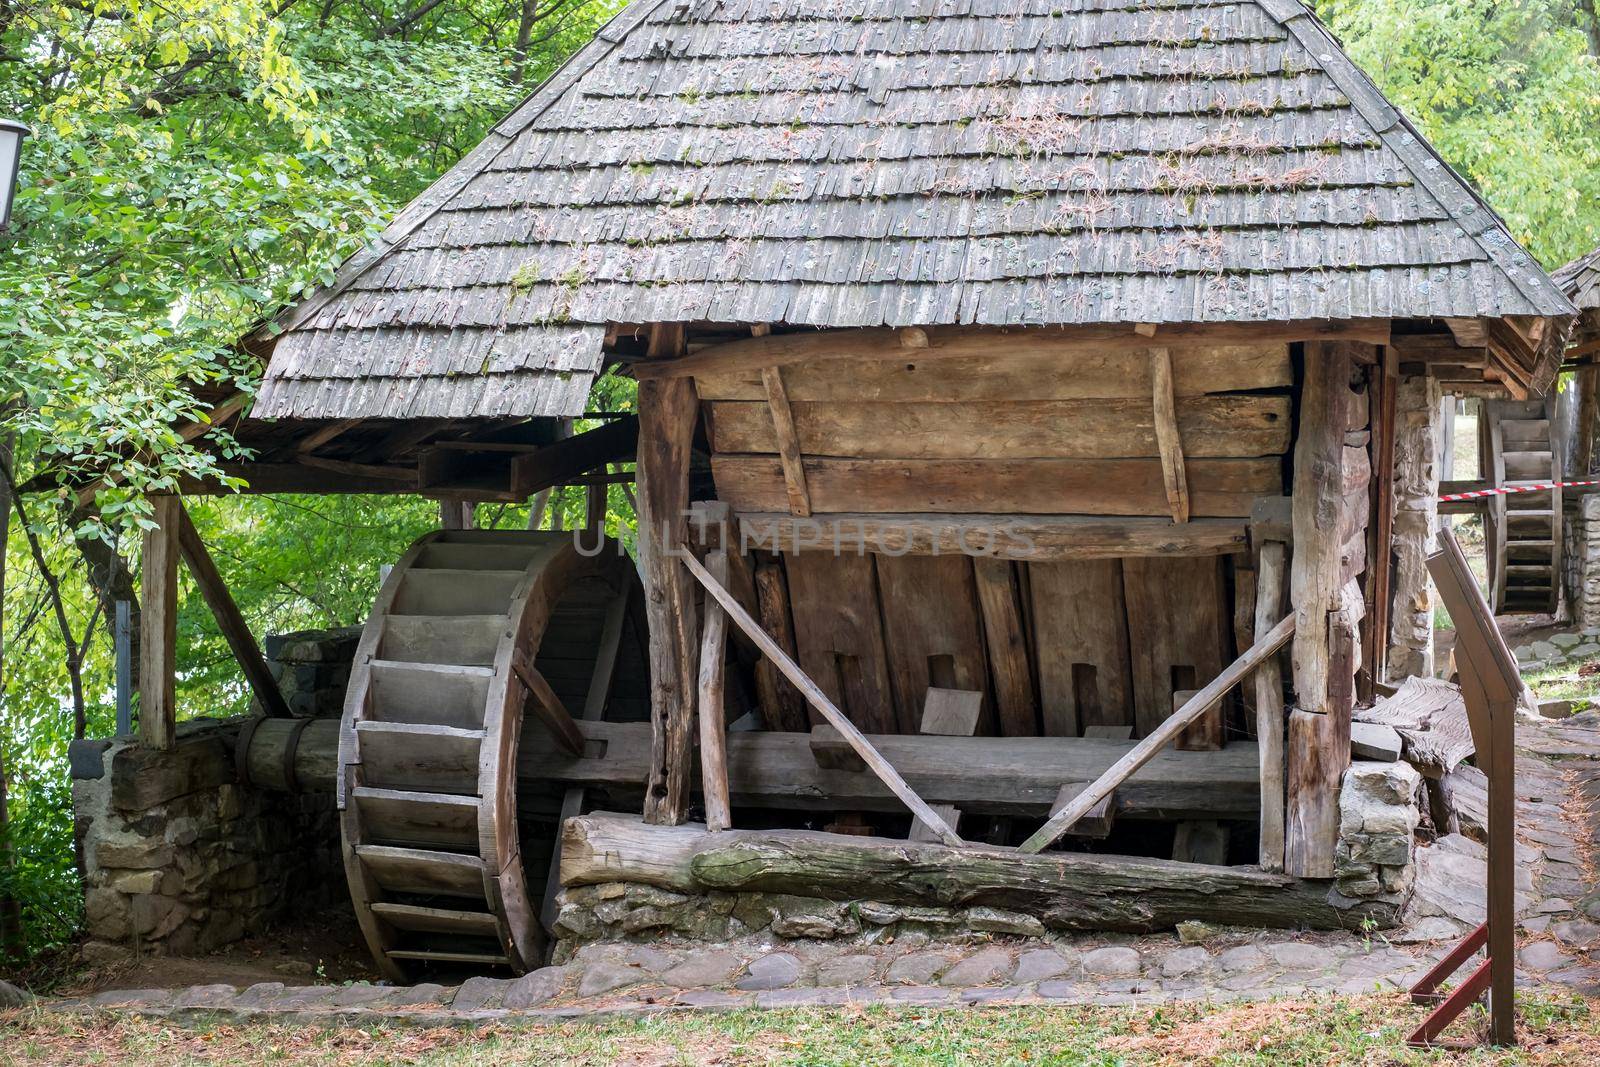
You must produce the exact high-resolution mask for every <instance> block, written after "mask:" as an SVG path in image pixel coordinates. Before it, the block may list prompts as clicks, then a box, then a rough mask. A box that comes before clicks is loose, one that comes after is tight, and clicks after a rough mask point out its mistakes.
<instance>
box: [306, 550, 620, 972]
mask: <svg viewBox="0 0 1600 1067" xmlns="http://www.w3.org/2000/svg"><path fill="white" fill-rule="evenodd" d="M585 536H586V537H588V536H589V535H585ZM591 546H592V542H591ZM637 584H638V578H637V575H636V572H635V570H634V567H633V564H632V563H631V562H630V561H629V560H628V558H627V556H626V555H624V554H623V553H622V552H621V551H620V550H619V549H618V548H617V546H616V545H615V544H613V543H610V542H607V543H606V544H605V545H604V548H603V550H602V551H600V552H598V553H595V554H592V555H586V554H585V553H583V552H580V551H579V550H578V547H577V546H576V545H575V544H574V540H573V535H572V534H571V533H561V532H552V533H539V532H523V531H496V530H481V531H478V530H469V531H442V532H437V533H431V534H428V535H427V536H425V537H423V538H421V539H420V540H419V541H417V542H416V543H415V544H413V545H412V546H411V547H410V548H409V549H408V550H407V551H406V552H405V554H404V555H402V556H401V557H400V560H399V562H397V563H396V564H395V566H394V568H393V569H392V570H391V572H390V573H389V576H388V578H387V579H386V580H385V581H384V583H383V588H382V589H381V591H380V592H379V594H378V598H377V601H376V603H374V605H373V608H372V614H371V615H370V616H369V618H368V620H367V624H366V627H365V629H364V630H363V631H362V635H361V643H360V645H359V646H358V648H357V650H356V656H355V662H354V664H353V666H352V669H351V676H350V688H349V690H348V692H347V695H346V698H345V708H344V719H343V723H342V726H341V729H340V738H339V770H338V790H339V797H338V803H339V809H340V825H341V830H342V835H343V843H344V861H345V872H346V874H347V876H348V878H349V881H350V895H351V898H352V901H353V903H354V905H355V910H356V917H357V919H358V921H359V922H360V925H361V930H362V933H363V934H364V935H365V937H366V940H367V944H368V946H369V947H370V948H371V950H372V954H373V958H374V960H376V962H377V965H378V968H379V969H380V970H381V971H382V972H383V973H384V975H385V976H387V977H389V978H391V979H395V980H404V979H406V978H408V977H411V976H412V974H411V972H414V971H415V970H417V969H419V968H423V967H428V966H438V965H447V964H458V965H466V966H477V967H483V966H499V967H506V968H509V969H511V970H512V971H514V972H518V973H520V972H522V971H525V970H527V969H529V968H532V967H537V966H539V964H540V962H541V960H542V956H543V953H544V948H545V933H544V930H543V929H542V927H541V926H540V922H539V906H538V899H539V897H540V895H541V894H542V893H543V890H544V880H543V879H544V872H543V870H542V869H541V862H542V863H543V864H546V865H547V864H548V862H549V852H550V845H551V837H552V833H551V831H552V829H553V827H554V823H555V820H554V817H553V815H552V816H551V817H550V818H547V819H546V820H544V823H543V825H542V830H543V833H544V837H543V839H542V840H539V841H530V839H529V832H528V829H527V828H526V827H524V826H522V825H521V823H522V822H524V821H529V820H519V810H518V808H519V797H518V795H517V792H518V789H517V774H516V762H517V751H518V744H519V740H520V739H521V737H522V734H523V729H522V727H523V710H524V706H525V703H526V702H527V701H528V700H530V699H532V698H530V696H529V694H528V692H527V690H526V688H525V687H524V685H523V683H522V682H521V681H520V680H519V675H518V673H517V672H516V671H513V669H512V663H513V660H514V658H515V659H519V660H521V662H522V663H524V664H525V663H526V662H527V660H526V659H522V657H527V658H528V659H531V660H532V662H533V663H534V664H535V666H536V667H537V669H538V673H539V674H541V675H543V676H544V677H545V678H546V680H547V681H548V683H549V685H550V687H551V688H552V689H553V690H554V691H555V692H556V694H557V696H558V697H559V698H560V699H561V701H562V703H563V704H565V706H566V707H567V708H568V709H569V710H570V711H571V713H572V715H573V716H575V717H578V718H590V719H594V718H599V717H601V715H602V714H603V712H604V710H605V707H606V703H607V700H608V695H609V693H610V691H611V678H612V677H613V675H614V674H615V673H617V672H637V673H638V674H639V675H642V673H643V671H644V669H645V668H644V666H643V655H642V652H641V650H640V647H639V642H638V640H637V637H638V636H639V635H637V634H633V635H631V636H632V637H633V638H634V640H631V641H626V642H625V641H623V640H622V639H621V632H622V630H623V627H624V621H625V617H626V616H628V615H629V614H630V601H632V603H634V604H637V603H638V600H637V596H638V594H637V592H636V587H637ZM619 646H620V647H622V648H623V652H622V654H621V658H622V659H624V660H632V661H633V662H625V663H623V664H622V665H620V666H619V665H618V664H617V660H618V658H619V654H618V648H619ZM524 669H525V668H524ZM527 741H528V743H529V744H534V743H538V744H552V743H554V742H553V740H552V739H551V737H550V735H549V733H548V732H547V731H546V730H545V729H544V728H543V726H542V725H539V724H536V723H535V722H532V721H530V723H529V728H528V730H527ZM521 799H526V798H521ZM535 800H537V798H535ZM559 808H560V798H559V797H557V798H556V799H555V802H554V810H559ZM523 813H524V814H526V805H524V812H523ZM534 852H538V853H539V854H538V855H534V854H533V853H534ZM530 885H531V886H532V887H533V888H532V899H531V900H530Z"/></svg>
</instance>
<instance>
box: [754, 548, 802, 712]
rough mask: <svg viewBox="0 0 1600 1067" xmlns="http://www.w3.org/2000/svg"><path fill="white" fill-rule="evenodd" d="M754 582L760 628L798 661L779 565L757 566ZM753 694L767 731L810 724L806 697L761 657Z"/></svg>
mask: <svg viewBox="0 0 1600 1067" xmlns="http://www.w3.org/2000/svg"><path fill="white" fill-rule="evenodd" d="M753 583H754V586H755V593H756V603H757V608H758V612H759V615H760V618H761V628H762V629H763V630H765V631H766V632H767V636H768V637H771V638H772V640H773V641H775V642H777V645H778V647H779V648H781V649H783V650H784V652H786V653H787V654H788V655H790V656H795V657H796V658H798V653H797V652H796V651H795V638H794V621H793V619H792V617H791V615H790V614H789V588H788V583H787V582H785V581H784V577H783V566H782V565H781V564H778V563H767V562H762V563H758V564H757V565H756V567H755V573H754V575H753ZM802 662H803V661H802ZM756 695H757V697H758V699H759V700H760V701H761V715H762V718H763V719H764V720H765V722H766V725H767V729H769V730H804V729H805V728H806V727H807V726H808V725H810V719H809V717H808V715H807V712H806V702H805V698H804V697H802V696H801V695H800V691H799V690H798V689H796V688H795V687H794V686H792V685H790V684H789V679H787V678H785V677H784V676H783V675H782V674H780V673H779V672H778V668H776V667H774V666H773V665H772V662H771V661H770V660H768V659H766V658H764V657H762V658H759V659H757V661H756Z"/></svg>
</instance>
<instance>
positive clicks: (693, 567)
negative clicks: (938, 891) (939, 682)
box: [683, 554, 962, 847]
mask: <svg viewBox="0 0 1600 1067" xmlns="http://www.w3.org/2000/svg"><path fill="white" fill-rule="evenodd" d="M683 565H684V566H685V567H686V568H688V570H689V573H691V574H693V575H694V576H695V578H696V579H698V580H699V582H700V584H701V585H702V586H704V587H705V590H706V592H707V593H708V594H710V595H711V596H713V597H715V598H716V600H717V602H718V603H720V604H721V605H722V608H723V610H724V611H726V612H727V613H728V617H729V618H731V619H732V620H733V621H734V623H735V625H737V626H738V627H739V628H740V629H742V630H744V631H745V633H747V634H749V635H750V639H751V640H752V641H754V642H755V643H756V644H757V645H758V646H760V648H761V651H762V652H763V653H764V654H765V655H766V656H767V657H768V658H770V659H771V660H772V661H773V662H774V663H776V664H777V665H778V669H779V670H781V671H783V674H784V677H786V678H788V679H789V681H791V682H793V683H794V686H795V688H796V689H799V690H800V692H802V693H804V694H805V697H806V699H807V700H808V701H809V702H810V703H811V705H812V706H813V707H815V708H816V709H817V710H818V711H819V712H821V713H822V716H823V718H825V719H826V720H827V721H828V724H829V725H830V726H832V727H833V728H834V729H836V730H838V731H839V732H840V733H841V734H843V735H844V738H845V740H846V741H848V742H849V743H850V747H851V748H853V749H855V751H856V754H857V755H858V756H860V757H861V758H862V760H864V761H865V762H866V764H867V766H868V767H870V768H871V769H872V771H873V773H874V774H876V775H877V776H878V778H879V779H880V780H881V781H882V782H883V784H884V785H886V786H888V787H889V788H890V789H891V790H892V791H893V792H894V794H895V795H896V796H898V797H899V798H900V799H901V801H902V802H903V803H904V804H905V805H906V807H908V808H910V809H911V812H912V814H913V815H915V816H916V817H917V818H919V819H921V820H922V821H923V822H924V823H925V824H927V825H928V826H929V827H930V828H931V829H932V830H933V831H934V832H935V833H936V834H937V835H938V837H939V840H941V841H943V842H945V843H946V844H948V845H951V846H954V847H960V846H961V844H962V841H961V838H959V837H957V836H956V832H955V831H954V830H952V829H951V828H950V827H949V826H948V825H947V824H946V823H945V821H944V820H943V819H941V818H940V817H939V816H938V814H936V813H935V812H934V810H933V809H932V808H930V807H928V805H927V804H926V803H924V802H923V800H922V798H921V797H919V796H917V794H916V793H915V792H914V791H913V790H912V789H911V787H910V786H908V785H907V784H906V782H905V779H903V778H901V777H900V774H899V772H897V771H896V770H895V769H894V767H893V766H891V765H890V763H889V761H888V760H886V759H884V758H883V756H882V755H881V754H880V753H879V752H878V750H877V749H875V748H873V747H872V743H871V742H870V741H868V740H867V739H866V737H865V736H864V735H863V734H862V733H861V731H860V730H858V729H856V727H855V725H854V724H853V723H851V721H850V720H849V718H847V717H846V716H845V714H844V712H842V711H840V710H839V709H838V708H837V707H835V706H834V705H833V702H832V701H830V700H829V699H828V696H827V694H826V693H824V692H823V691H822V690H821V689H820V688H818V687H817V684H816V683H815V682H813V681H812V680H811V679H810V678H808V677H806V674H805V672H804V671H802V670H801V669H800V666H799V664H797V663H795V662H794V661H793V660H792V659H790V658H789V657H788V656H787V655H785V654H784V652H783V650H782V649H781V648H779V647H778V646H777V645H776V644H775V643H774V642H773V640H772V639H771V638H770V637H768V636H767V635H766V632H765V631H763V630H762V629H761V627H760V626H759V625H758V624H757V623H756V621H755V620H754V619H752V618H751V617H750V616H749V615H748V614H746V613H745V611H744V609H743V608H741V607H740V606H739V603H738V601H737V600H735V599H734V598H733V596H732V594H730V593H729V592H728V591H727V589H725V588H724V587H723V586H722V585H720V584H719V583H718V582H717V580H716V579H715V578H713V577H712V576H711V574H710V573H709V572H708V571H707V570H706V569H705V568H704V567H702V566H701V565H700V563H699V561H698V560H696V559H695V558H694V557H693V556H692V555H687V554H686V555H685V556H684V558H683Z"/></svg>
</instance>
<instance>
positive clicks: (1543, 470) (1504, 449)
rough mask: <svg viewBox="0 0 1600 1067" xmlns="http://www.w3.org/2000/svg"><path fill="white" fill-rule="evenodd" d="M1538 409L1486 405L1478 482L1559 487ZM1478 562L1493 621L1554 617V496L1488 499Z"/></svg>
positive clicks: (1546, 425) (1557, 502)
mask: <svg viewBox="0 0 1600 1067" xmlns="http://www.w3.org/2000/svg"><path fill="white" fill-rule="evenodd" d="M1550 427H1551V420H1550V418H1549V417H1548V414H1547V410H1546V407H1545V403H1544V402H1543V401H1538V400H1530V401H1518V400H1486V401H1484V404H1483V416H1482V421H1481V423H1480V424H1479V435H1480V436H1479V442H1480V455H1481V457H1482V462H1483V474H1484V477H1485V479H1486V480H1488V481H1489V482H1490V484H1491V485H1494V486H1500V487H1506V488H1516V487H1518V486H1527V485H1541V484H1544V483H1547V482H1555V481H1559V480H1560V479H1561V458H1560V454H1559V451H1558V450H1557V448H1556V445H1555V442H1554V440H1553V438H1552V436H1551V430H1550ZM1484 540H1485V552H1484V555H1485V557H1486V559H1487V561H1488V571H1489V590H1490V598H1489V603H1490V606H1491V607H1492V608H1493V609H1494V613H1495V614H1496V615H1531V614H1539V613H1544V612H1554V611H1555V610H1556V609H1557V606H1558V603H1559V600H1560V595H1561V490H1560V489H1549V490H1536V491H1534V492H1527V493H1509V494H1506V495H1496V496H1491V497H1489V498H1488V503H1487V506H1486V507H1485V509H1484Z"/></svg>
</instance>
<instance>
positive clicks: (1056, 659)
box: [1028, 560, 1170, 737]
mask: <svg viewBox="0 0 1600 1067" xmlns="http://www.w3.org/2000/svg"><path fill="white" fill-rule="evenodd" d="M1122 566H1123V564H1122V563H1121V562H1119V561H1117V560H1084V561H1073V562H1061V563H1031V564H1029V565H1028V586H1029V590H1030V592H1031V595H1032V597H1033V626H1034V642H1035V644H1034V650H1035V655H1036V658H1037V661H1038V664H1039V702H1040V707H1041V710H1042V711H1043V714H1044V732H1045V733H1046V734H1049V735H1051V736H1055V737H1075V736H1077V735H1078V734H1079V733H1081V732H1082V731H1083V729H1084V728H1085V727H1087V726H1095V725H1108V724H1120V723H1131V722H1133V720H1134V714H1133V682H1132V678H1131V676H1130V674H1129V667H1128V628H1127V625H1126V621H1125V620H1126V619H1127V611H1126V609H1125V607H1124V602H1123V585H1122ZM1169 706H1170V705H1169Z"/></svg>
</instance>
